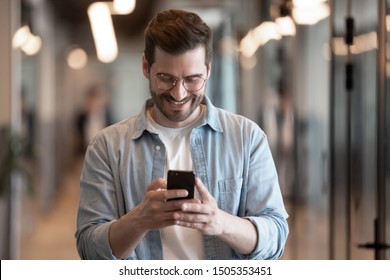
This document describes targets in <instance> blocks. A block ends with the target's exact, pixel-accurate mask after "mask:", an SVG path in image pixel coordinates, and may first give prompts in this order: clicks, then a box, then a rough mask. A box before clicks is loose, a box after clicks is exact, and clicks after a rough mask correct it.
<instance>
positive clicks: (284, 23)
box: [275, 16, 296, 36]
mask: <svg viewBox="0 0 390 280" xmlns="http://www.w3.org/2000/svg"><path fill="white" fill-rule="evenodd" d="M275 23H276V24H277V25H278V28H279V32H280V33H281V34H282V35H283V36H294V35H295V34H296V29H295V23H294V21H293V20H292V18H291V17H289V16H286V17H278V18H277V19H276V20H275Z"/></svg>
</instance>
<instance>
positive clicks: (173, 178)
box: [167, 170, 195, 200]
mask: <svg viewBox="0 0 390 280" xmlns="http://www.w3.org/2000/svg"><path fill="white" fill-rule="evenodd" d="M167 188H168V190H170V189H186V190H187V191H188V196H186V197H180V198H173V199H170V200H177V199H192V198H194V188H195V174H194V172H193V171H183V170H169V171H168V176H167Z"/></svg>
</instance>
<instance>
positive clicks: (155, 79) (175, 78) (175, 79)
mask: <svg viewBox="0 0 390 280" xmlns="http://www.w3.org/2000/svg"><path fill="white" fill-rule="evenodd" d="M151 68H152V67H151V66H149V71H150V69H151ZM159 74H160V75H166V76H169V77H171V78H172V80H173V81H172V87H171V88H168V89H163V88H159V87H158V85H157V79H159V80H160V81H161V79H160V78H159V77H158V76H157V75H159ZM208 74H209V69H207V74H206V76H207V78H203V77H202V76H198V75H197V74H195V75H189V76H186V77H183V78H177V77H175V76H173V75H171V74H168V73H157V74H156V75H154V82H155V84H156V87H157V88H158V89H159V90H165V91H171V90H172V89H174V88H175V86H176V85H177V84H178V81H179V80H182V85H183V87H184V88H185V90H186V91H187V92H198V91H200V90H201V89H202V88H204V86H205V84H206V82H207V80H208V79H209V77H208ZM189 77H194V78H199V79H202V80H203V84H202V86H201V87H200V88H199V89H197V90H188V89H187V87H186V85H185V82H184V81H185V79H186V78H189ZM161 82H163V81H161ZM163 83H164V82H163Z"/></svg>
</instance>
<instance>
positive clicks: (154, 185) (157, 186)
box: [147, 178, 167, 191]
mask: <svg viewBox="0 0 390 280" xmlns="http://www.w3.org/2000/svg"><path fill="white" fill-rule="evenodd" d="M166 188H167V181H166V180H165V179H163V178H157V179H156V180H154V181H152V182H151V183H150V184H149V185H148V188H147V191H160V190H162V189H166Z"/></svg>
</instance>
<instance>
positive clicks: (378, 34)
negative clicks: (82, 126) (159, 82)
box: [0, 0, 390, 260]
mask: <svg viewBox="0 0 390 280" xmlns="http://www.w3.org/2000/svg"><path fill="white" fill-rule="evenodd" d="M93 2H96V1H95V0H0V37H1V38H2V42H1V43H0V61H1V63H2V65H3V66H4V67H2V68H1V69H0V72H1V73H0V101H1V102H0V128H3V127H4V128H10V131H13V132H16V134H17V136H19V137H20V138H21V139H22V140H27V142H28V144H29V145H30V146H31V147H29V149H31V151H30V152H29V153H28V157H29V158H28V160H31V159H32V158H33V161H34V162H33V163H32V164H31V166H33V168H32V169H34V172H32V175H33V177H36V180H37V181H38V182H37V184H36V187H37V189H36V192H35V196H29V195H28V194H24V193H22V192H21V191H20V190H21V189H22V188H24V187H26V186H25V185H27V183H28V182H23V184H24V185H23V184H22V183H21V182H20V181H22V180H19V179H21V178H14V177H12V179H15V180H13V181H12V182H11V183H9V184H3V185H2V184H1V179H3V178H1V174H6V175H7V176H8V175H9V174H14V173H11V172H10V173H6V172H5V173H2V172H1V171H3V170H2V168H3V166H5V167H8V165H1V164H2V163H3V161H1V162H0V189H6V190H8V189H11V190H12V191H13V193H12V191H11V192H10V193H11V194H10V195H9V196H3V197H1V196H0V258H2V259H18V258H21V259H78V258H79V256H78V254H77V252H76V244H75V242H76V240H75V238H74V233H75V227H76V213H77V207H78V201H79V177H80V171H81V165H82V162H81V160H80V161H78V162H75V161H74V150H75V147H74V146H77V145H75V143H76V142H77V143H83V142H82V141H80V139H81V138H80V139H79V138H78V137H76V134H77V133H76V132H77V128H79V127H76V126H75V120H76V119H77V116H79V115H80V113H81V112H83V108H84V105H85V102H84V101H85V97H86V94H87V92H88V89H89V88H90V87H91V86H95V85H103V86H104V87H105V88H106V87H107V93H108V98H109V102H108V104H107V106H108V108H107V109H108V111H110V113H112V116H111V117H112V121H113V122H117V121H120V120H123V119H124V118H127V117H128V116H130V115H133V114H135V113H138V112H139V109H140V108H141V106H142V105H143V102H144V100H145V99H146V98H148V97H149V96H150V88H149V83H148V80H147V79H145V77H144V76H143V74H142V71H141V65H142V60H141V57H142V53H143V50H144V41H143V29H144V27H145V25H146V24H147V22H148V20H149V19H150V17H151V16H152V15H153V14H154V13H155V12H157V11H159V10H162V9H168V8H175V9H187V10H193V11H195V12H197V13H199V14H200V15H201V16H202V18H204V19H205V21H206V22H208V24H209V25H210V26H212V28H213V30H214V41H215V44H214V55H213V67H212V68H213V70H212V72H211V73H210V78H209V81H208V86H207V95H208V97H209V98H210V100H212V102H213V104H214V105H216V106H217V107H221V108H223V109H226V110H228V111H232V112H235V113H238V114H241V115H243V116H245V117H247V118H249V119H251V120H253V121H254V122H256V123H257V124H258V125H259V126H260V127H261V128H262V129H263V130H264V131H265V133H266V135H267V138H268V141H269V143H270V146H271V150H272V154H273V156H274V160H275V164H276V167H277V170H278V175H279V181H280V187H281V190H282V193H283V196H284V199H285V204H286V208H287V212H288V214H289V215H290V218H289V219H288V223H289V225H290V236H289V238H288V241H287V246H286V249H285V253H284V255H283V259H294V260H295V259H298V260H302V259H342V260H344V259H352V260H360V259H390V250H387V249H384V247H386V246H383V245H386V244H390V234H389V233H390V203H388V201H390V148H389V145H388V144H389V143H388V141H387V142H386V139H390V129H389V128H390V110H389V109H390V24H389V23H390V0H377V1H366V0H353V1H352V0H340V1H331V0H324V1H322V0H319V1H314V0H307V1H294V0H262V1H259V0H244V1H236V0H224V1H220V0H211V1H210V0H207V1H206V0H198V1H181V0H164V1H153V0H143V1H137V5H136V9H135V11H134V12H132V13H131V14H126V15H119V14H110V17H109V18H110V19H112V21H113V27H114V30H115V31H116V32H115V33H116V35H117V39H118V40H117V43H118V50H119V52H118V54H117V57H116V58H115V59H114V60H113V61H112V62H109V63H107V62H104V61H102V60H100V59H99V58H98V57H97V55H96V54H97V52H96V45H95V43H94V41H93V34H92V32H91V26H90V19H89V17H88V13H87V9H88V7H90V5H91V4H92V3H93ZM294 2H310V3H314V2H321V3H320V7H316V8H313V11H312V12H313V13H304V14H306V15H309V14H312V15H316V14H317V13H315V11H321V10H322V9H320V8H325V10H326V11H327V13H326V14H322V15H323V16H324V17H320V18H317V19H316V20H315V21H313V22H306V23H305V22H299V17H298V14H299V13H297V14H296V15H295V14H294V13H293V12H294V11H299V8H300V7H299V5H298V3H294ZM301 8H302V7H301ZM319 15H321V13H319ZM347 18H348V19H349V21H348V22H349V23H350V24H348V22H347V21H346V19H347ZM283 19H284V20H288V19H290V20H292V19H293V21H292V23H293V24H292V26H290V27H292V28H291V30H290V32H291V33H290V32H287V33H284V32H281V30H280V29H279V28H277V26H278V22H279V23H280V22H281V20H283ZM301 20H302V19H301ZM288 22H290V23H291V21H288ZM386 23H387V24H386ZM270 26H273V28H272V29H276V30H279V31H278V32H276V33H274V32H270V34H268V35H269V36H265V37H264V38H262V37H259V38H255V37H253V36H252V35H253V34H258V35H260V34H267V33H268V32H266V30H267V28H268V27H270ZM351 27H352V28H351ZM26 30H27V31H28V32H27V35H29V36H32V37H30V38H33V39H39V40H40V41H39V40H38V41H39V42H40V44H39V48H37V49H36V51H35V53H31V52H28V51H26V50H25V49H24V48H22V47H23V46H24V43H26V42H28V40H24V41H23V42H24V43H23V44H21V42H19V43H20V44H19V45H16V46H14V44H13V41H14V38H19V39H20V37H19V36H16V35H17V34H18V35H20V34H22V35H23V34H24V33H23V32H24V31H26ZM255 30H257V31H256V32H254V31H255ZM274 31H275V30H274ZM25 35H26V34H25ZM271 35H272V36H271ZM347 38H348V40H346V39H347ZM255 39H256V40H255ZM260 39H261V40H260ZM16 41H17V40H16ZM347 41H348V42H347ZM260 42H261V43H260ZM247 43H251V44H247ZM252 43H256V44H255V46H256V47H255V48H253V49H252V48H248V46H249V47H250V46H252ZM27 45H29V44H27ZM75 54H81V56H76V59H75V61H76V62H80V61H84V64H82V65H78V64H77V63H76V65H75V64H74V62H75V61H74V60H71V59H70V58H75V56H74V55H75ZM81 58H83V59H81ZM71 62H73V63H71ZM99 116H101V115H99ZM95 120H96V119H95ZM92 123H95V122H92ZM91 131H92V130H91ZM74 138H77V139H78V140H77V139H74ZM2 139H3V138H2V136H0V160H2V159H3V158H2V157H1V156H2V155H1V152H3V151H7V148H8V146H5V144H9V143H5V144H4V142H2V141H1V140H2ZM3 147H7V148H3ZM10 147H11V146H10ZM13 147H14V146H13ZM8 150H12V149H8ZM31 155H32V157H31V158H30V156H31ZM21 159H22V160H23V156H22V157H20V156H19V157H16V160H21ZM7 171H8V170H7ZM13 171H14V172H15V170H13ZM15 177H16V176H15ZM6 179H9V178H8V177H6ZM26 181H29V180H26ZM15 189H16V190H15ZM15 193H16V194H15ZM367 247H368V248H367ZM374 248H376V249H375V250H374Z"/></svg>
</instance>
